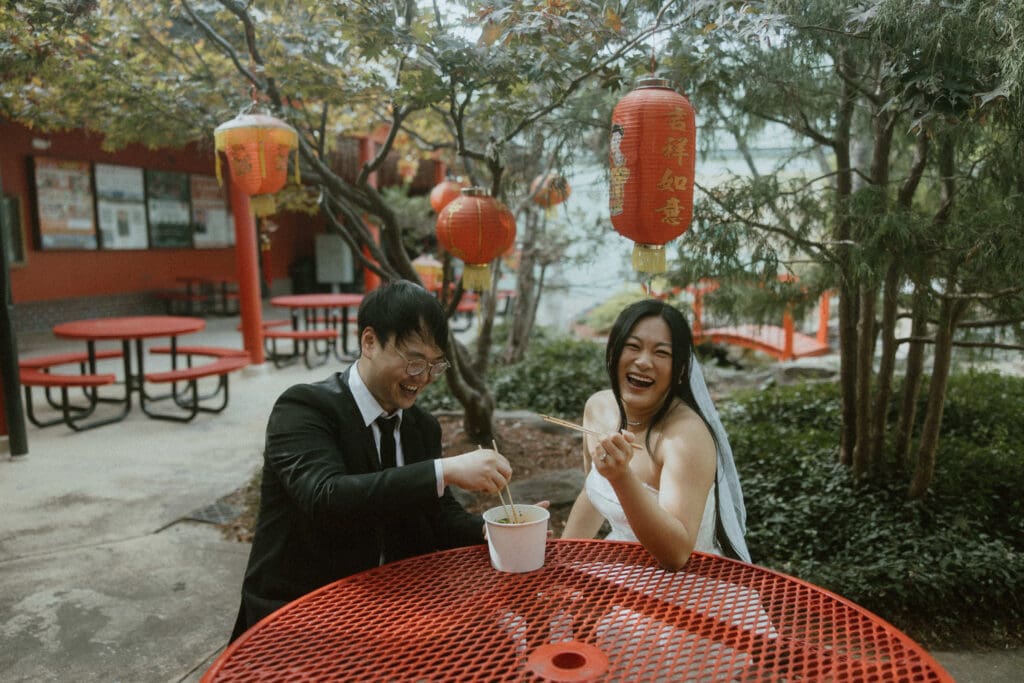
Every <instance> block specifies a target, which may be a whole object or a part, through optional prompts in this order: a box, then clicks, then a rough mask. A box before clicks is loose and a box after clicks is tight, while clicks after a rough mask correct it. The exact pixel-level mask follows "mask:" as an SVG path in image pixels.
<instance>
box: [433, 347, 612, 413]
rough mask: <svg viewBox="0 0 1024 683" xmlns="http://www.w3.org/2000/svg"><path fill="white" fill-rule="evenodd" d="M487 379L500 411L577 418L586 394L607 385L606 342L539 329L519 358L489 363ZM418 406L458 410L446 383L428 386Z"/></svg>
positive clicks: (457, 404)
mask: <svg viewBox="0 0 1024 683" xmlns="http://www.w3.org/2000/svg"><path fill="white" fill-rule="evenodd" d="M487 381H488V385H489V386H490V388H491V391H492V393H493V395H494V400H495V402H496V403H497V406H498V409H499V410H525V409H529V410H533V411H535V412H538V413H544V414H547V415H559V416H562V417H569V418H572V419H579V417H580V416H581V415H582V414H583V405H584V404H585V403H586V401H587V398H588V397H589V396H590V395H591V394H592V393H594V392H595V391H597V390H598V389H602V388H604V387H607V386H608V375H607V373H606V372H605V370H604V346H603V345H601V344H596V343H594V342H592V341H588V340H581V339H574V338H571V337H567V336H555V335H552V334H551V333H550V332H547V331H540V332H539V333H538V334H537V335H535V336H534V338H533V340H532V341H531V344H530V350H529V353H528V354H527V357H526V358H525V359H524V360H523V361H522V362H520V363H515V364H513V365H498V364H495V363H492V364H491V366H490V370H489V372H488V377H487ZM417 404H418V405H420V406H422V407H423V408H425V409H426V410H430V411H437V410H461V406H460V405H459V403H458V402H457V401H456V400H455V399H454V397H452V395H451V392H449V390H448V385H447V384H446V383H445V382H434V383H433V384H432V385H430V386H429V387H428V388H427V391H426V392H424V394H423V395H422V396H421V397H420V398H419V399H418V400H417Z"/></svg>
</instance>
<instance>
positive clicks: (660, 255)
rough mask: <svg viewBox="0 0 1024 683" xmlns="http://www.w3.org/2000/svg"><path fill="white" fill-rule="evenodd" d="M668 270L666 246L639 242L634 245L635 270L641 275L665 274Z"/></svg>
mask: <svg viewBox="0 0 1024 683" xmlns="http://www.w3.org/2000/svg"><path fill="white" fill-rule="evenodd" d="M666 268H667V265H666V259H665V245H663V244H640V243H639V242H637V243H636V244H634V245H633V270H635V271H637V272H639V273H664V272H665V270H666Z"/></svg>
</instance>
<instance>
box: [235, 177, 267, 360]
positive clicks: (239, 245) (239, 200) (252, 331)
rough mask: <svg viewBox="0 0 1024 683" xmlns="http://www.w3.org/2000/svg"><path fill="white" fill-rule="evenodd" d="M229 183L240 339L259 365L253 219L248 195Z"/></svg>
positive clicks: (260, 341)
mask: <svg viewBox="0 0 1024 683" xmlns="http://www.w3.org/2000/svg"><path fill="white" fill-rule="evenodd" d="M229 185H230V187H231V212H232V214H234V217H235V255H236V257H237V259H238V309H239V312H240V313H241V317H242V343H243V345H244V346H245V350H246V351H248V352H249V362H251V363H252V364H253V365H262V364H263V361H264V354H263V308H262V306H261V304H260V266H259V256H258V255H257V253H256V249H257V245H258V241H259V240H258V238H257V236H256V220H255V218H254V217H253V214H252V209H251V208H250V207H249V195H247V194H246V193H245V192H242V191H241V190H239V189H238V188H237V186H236V185H235V184H234V183H229Z"/></svg>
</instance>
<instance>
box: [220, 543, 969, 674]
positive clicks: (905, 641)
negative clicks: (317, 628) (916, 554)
mask: <svg viewBox="0 0 1024 683" xmlns="http://www.w3.org/2000/svg"><path fill="white" fill-rule="evenodd" d="M547 542H548V544H549V545H550V544H580V545H583V544H594V545H600V544H605V543H628V542H623V541H606V540H603V539H548V541H547ZM628 544H629V545H634V546H639V545H640V544H639V543H628ZM468 547H469V548H477V549H479V551H480V552H481V553H483V554H486V553H487V546H486V545H479V546H468ZM466 550H467V547H460V548H450V549H447V550H438V551H434V552H433V553H428V554H429V555H431V556H442V555H447V554H452V553H464V552H466ZM692 556H694V557H704V558H709V559H713V560H714V561H715V562H726V563H733V564H736V565H740V566H744V567H754V568H756V569H757V571H759V572H763V573H766V574H771V575H773V576H776V577H779V578H780V579H782V580H783V581H786V582H791V583H795V584H798V585H800V586H804V587H806V588H809V589H810V590H812V591H814V592H817V593H821V594H824V595H826V596H828V597H830V598H831V599H833V600H836V601H837V602H839V603H842V604H843V605H845V606H846V607H847V608H849V609H852V610H853V611H855V612H857V613H859V614H861V615H863V616H864V617H866V618H867V619H869V620H870V621H871V622H873V623H875V624H877V625H878V626H880V627H881V628H883V629H884V630H885V631H886V632H887V633H888V634H889V635H890V636H892V637H894V638H895V639H896V640H898V641H899V642H900V644H901V645H903V646H904V647H905V648H906V649H908V650H910V651H912V652H914V653H915V654H916V655H917V656H919V657H920V659H921V661H922V663H923V664H925V665H927V666H928V667H929V668H930V669H932V671H933V672H934V673H935V675H936V677H937V678H938V680H939V681H940V682H941V683H956V681H955V679H954V678H953V677H952V675H950V673H949V672H948V671H946V669H945V667H944V666H942V665H941V664H940V663H939V662H938V660H936V659H935V658H934V657H933V656H932V655H931V653H930V652H928V651H927V650H925V649H924V647H922V646H921V645H920V644H919V643H917V642H916V641H914V640H913V639H912V638H910V637H909V636H908V635H906V634H905V633H903V631H901V630H900V629H898V628H896V627H895V626H893V625H892V624H891V623H890V622H889V621H888V620H886V619H883V618H882V617H880V616H878V615H877V614H875V613H874V612H871V611H870V610H868V609H866V608H864V607H861V606H860V605H858V604H856V603H854V602H852V601H850V600H848V599H846V598H844V597H842V596H841V595H838V594H837V593H835V592H833V591H830V590H828V589H826V588H823V587H821V586H818V585H816V584H813V583H810V582H809V581H804V580H803V579H799V578H797V577H795V576H792V575H790V574H786V573H784V572H780V571H776V570H774V569H769V568H767V567H763V566H761V565H758V564H753V563H747V562H743V561H741V560H735V559H732V558H728V557H723V556H720V555H712V554H709V553H702V552H700V551H693V553H692ZM422 558H423V556H422V555H417V556H413V557H408V558H405V559H402V560H398V561H396V562H391V563H388V564H386V565H381V566H378V567H371V568H370V569H366V570H364V571H362V572H357V573H355V574H351V575H349V576H345V577H342V578H340V579H337V580H336V581H332V582H331V583H328V584H326V585H324V586H321V587H320V588H318V589H316V590H314V591H310V592H309V593H307V594H305V595H303V596H301V597H299V598H296V599H295V600H293V601H291V602H289V603H288V604H286V605H283V606H282V607H280V608H279V609H277V610H275V611H274V612H271V613H270V614H268V615H267V616H266V617H264V618H263V619H261V620H260V621H258V622H256V623H255V624H253V625H252V627H250V628H249V630H247V631H246V632H245V633H243V634H242V635H241V636H239V637H238V639H237V640H235V641H234V642H233V643H230V644H229V645H228V646H227V647H226V648H225V649H224V651H223V652H221V654H220V655H219V656H218V657H217V658H216V659H215V660H214V662H213V663H212V664H211V665H210V667H209V668H208V669H207V670H206V672H205V673H204V674H203V676H202V678H201V679H200V683H213V682H214V681H216V680H217V675H218V674H219V673H220V670H221V669H222V668H223V667H224V666H225V665H227V664H228V662H229V661H230V660H231V658H232V656H233V655H234V654H235V653H236V651H238V650H240V649H242V648H244V647H245V645H246V641H248V640H249V639H250V638H252V637H254V636H255V635H256V634H257V633H258V632H259V630H260V629H261V628H262V627H263V626H265V625H267V624H270V623H273V622H274V621H275V620H277V619H278V618H280V617H281V616H282V615H283V614H286V613H287V612H289V611H291V610H294V609H299V608H301V607H302V605H303V604H304V603H305V602H306V601H308V600H313V599H315V598H316V596H318V595H320V594H322V593H325V592H328V591H330V590H332V589H333V588H334V586H335V584H337V583H339V582H344V581H350V580H358V577H365V576H368V575H372V574H374V573H380V572H383V571H393V570H394V566H395V565H398V564H403V563H414V562H419V561H421V560H422ZM690 564H691V562H690V561H687V563H686V565H684V566H683V568H682V569H681V570H680V572H686V571H687V567H689V566H690ZM636 566H637V567H642V566H650V567H655V568H657V567H658V565H657V563H656V562H655V561H654V560H653V558H651V562H650V563H649V564H648V565H640V564H638V565H636Z"/></svg>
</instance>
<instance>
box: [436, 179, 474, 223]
mask: <svg viewBox="0 0 1024 683" xmlns="http://www.w3.org/2000/svg"><path fill="white" fill-rule="evenodd" d="M464 187H466V184H465V183H463V182H459V181H456V180H442V181H441V182H439V183H438V184H437V185H434V189H432V190H431V191H430V206H432V207H433V209H434V213H436V214H438V215H440V214H441V210H442V209H444V207H446V206H448V203H449V202H451V201H452V200H453V199H456V198H457V197H458V196H459V194H460V193H461V192H462V188H464Z"/></svg>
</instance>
